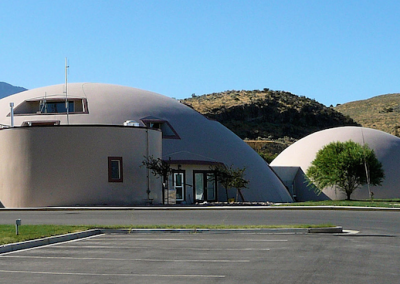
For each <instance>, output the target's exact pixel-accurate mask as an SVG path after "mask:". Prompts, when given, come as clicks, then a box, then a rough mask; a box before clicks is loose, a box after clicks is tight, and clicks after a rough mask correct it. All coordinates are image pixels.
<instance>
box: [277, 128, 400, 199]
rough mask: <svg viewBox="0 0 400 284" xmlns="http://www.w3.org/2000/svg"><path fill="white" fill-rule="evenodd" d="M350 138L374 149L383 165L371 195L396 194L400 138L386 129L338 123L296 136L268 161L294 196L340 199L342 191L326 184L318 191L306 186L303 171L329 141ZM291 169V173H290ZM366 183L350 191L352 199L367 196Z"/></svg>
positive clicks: (389, 195)
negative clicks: (299, 136) (297, 138)
mask: <svg viewBox="0 0 400 284" xmlns="http://www.w3.org/2000/svg"><path fill="white" fill-rule="evenodd" d="M348 140H352V141H354V142H356V143H359V144H361V145H363V144H368V146H369V147H370V148H371V149H373V150H374V151H375V154H376V156H377V158H378V160H379V161H380V162H381V163H382V165H383V170H384V172H385V179H384V181H383V183H382V186H370V188H369V190H370V191H372V192H373V193H374V197H375V198H399V197H400V189H399V184H400V175H399V173H398V171H399V169H400V138H398V137H396V136H393V135H390V134H388V133H385V132H382V131H379V130H375V129H370V128H363V127H338V128H331V129H327V130H322V131H319V132H316V133H313V134H311V135H308V136H306V137H304V138H303V139H300V140H299V141H297V142H296V143H294V144H293V145H291V146H289V147H288V148H287V149H285V150H284V151H283V152H282V153H281V154H279V155H278V157H276V158H275V160H274V161H273V162H272V163H271V164H270V165H271V167H272V168H273V169H274V170H275V171H276V172H277V173H278V175H280V177H281V179H282V180H284V181H286V182H285V183H286V184H291V185H292V187H293V192H294V195H295V197H296V199H297V200H299V201H304V200H315V199H334V200H335V199H344V198H345V194H344V193H343V192H341V191H339V190H337V189H336V190H335V188H326V189H324V190H323V193H322V194H321V195H319V196H318V195H315V194H314V193H313V190H312V189H310V188H308V187H307V184H306V183H305V177H304V173H305V172H307V169H308V168H309V167H310V165H311V162H312V161H313V160H314V159H315V157H316V154H317V152H318V151H319V150H320V149H322V147H324V146H325V145H327V144H329V143H331V142H336V141H340V142H345V141H348ZM294 172H295V173H294ZM369 190H368V185H365V186H363V187H361V188H359V189H357V190H356V191H354V193H353V194H352V196H351V198H352V199H367V198H369Z"/></svg>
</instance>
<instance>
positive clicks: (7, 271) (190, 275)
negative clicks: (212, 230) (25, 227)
mask: <svg viewBox="0 0 400 284" xmlns="http://www.w3.org/2000/svg"><path fill="white" fill-rule="evenodd" d="M0 273H16V274H21V273H25V274H46V275H71V276H73V275H76V276H119V277H132V276H135V277H185V278H189V277H190V278H224V277H225V275H206V274H203V275H200V274H199V275H195V274H135V273H132V274H129V273H118V274H112V273H79V272H49V271H22V270H0Z"/></svg>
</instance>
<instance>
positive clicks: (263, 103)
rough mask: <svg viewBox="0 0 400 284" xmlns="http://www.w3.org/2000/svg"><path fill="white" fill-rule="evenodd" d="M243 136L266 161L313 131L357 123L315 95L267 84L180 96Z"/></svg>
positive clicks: (198, 109)
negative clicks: (320, 101)
mask: <svg viewBox="0 0 400 284" xmlns="http://www.w3.org/2000/svg"><path fill="white" fill-rule="evenodd" d="M181 103H183V104H186V105H188V106H190V107H191V108H193V109H195V110H196V111H198V112H200V113H202V114H204V115H205V116H207V117H209V118H211V119H215V120H217V121H219V122H220V123H222V124H223V125H225V126H226V127H227V128H229V129H230V130H232V131H233V132H234V133H235V134H236V135H238V136H239V137H241V138H242V139H244V140H245V141H246V142H247V144H249V145H250V146H251V147H252V148H253V149H255V150H256V151H257V152H258V153H259V154H260V155H261V156H262V157H263V158H264V159H265V160H266V161H271V160H272V159H273V158H274V157H275V156H276V155H277V154H279V153H280V152H282V151H283V150H284V149H285V148H286V147H288V146H289V145H290V144H292V143H293V142H294V141H296V140H297V139H300V138H303V137H304V136H306V135H309V134H311V133H313V132H316V131H319V130H323V129H327V128H332V127H338V126H345V125H357V123H356V122H354V121H353V120H352V119H351V118H350V117H348V116H345V115H343V114H342V113H340V112H338V111H336V110H335V109H334V108H333V107H326V106H324V105H323V104H320V103H318V102H317V101H315V100H313V99H309V98H306V97H304V96H296V95H294V94H291V93H289V92H284V91H272V90H269V89H267V88H265V89H263V90H252V91H245V90H242V91H236V90H232V91H225V92H221V93H213V94H207V95H202V96H195V95H192V98H188V99H184V100H181Z"/></svg>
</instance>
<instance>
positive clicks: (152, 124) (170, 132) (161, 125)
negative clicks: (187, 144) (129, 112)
mask: <svg viewBox="0 0 400 284" xmlns="http://www.w3.org/2000/svg"><path fill="white" fill-rule="evenodd" d="M141 121H142V122H143V123H144V125H146V126H147V127H149V128H153V129H160V130H161V132H162V137H163V139H181V138H180V137H179V135H178V133H177V132H176V131H175V129H174V128H173V127H172V126H171V124H170V123H169V122H168V121H166V120H163V119H159V118H153V117H146V118H142V119H141Z"/></svg>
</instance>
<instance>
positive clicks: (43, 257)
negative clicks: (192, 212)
mask: <svg viewBox="0 0 400 284" xmlns="http://www.w3.org/2000/svg"><path fill="white" fill-rule="evenodd" d="M3 257H4V258H23V259H62V260H64V259H68V260H109V261H111V260H114V261H142V262H144V261H147V262H222V263H245V262H250V260H248V259H238V260H232V259H155V258H104V257H69V256H27V255H5V256H3Z"/></svg>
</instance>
